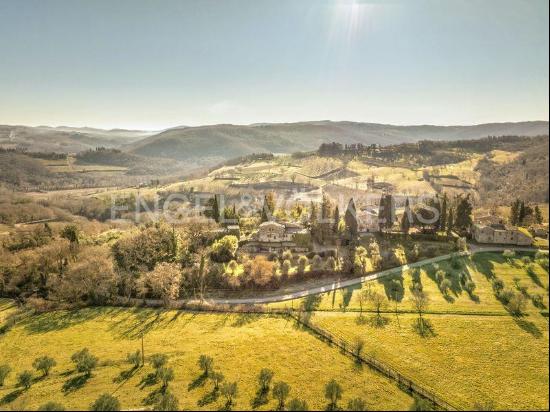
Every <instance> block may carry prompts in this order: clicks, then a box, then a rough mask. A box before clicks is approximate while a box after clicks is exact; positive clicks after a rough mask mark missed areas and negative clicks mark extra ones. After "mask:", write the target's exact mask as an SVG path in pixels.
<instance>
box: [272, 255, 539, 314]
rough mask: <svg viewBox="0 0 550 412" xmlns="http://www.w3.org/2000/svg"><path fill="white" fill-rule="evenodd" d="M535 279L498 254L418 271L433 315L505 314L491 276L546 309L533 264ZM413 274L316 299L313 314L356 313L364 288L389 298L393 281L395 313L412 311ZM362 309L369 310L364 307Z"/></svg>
mask: <svg viewBox="0 0 550 412" xmlns="http://www.w3.org/2000/svg"><path fill="white" fill-rule="evenodd" d="M533 267H534V273H535V276H534V277H533V278H532V277H530V276H529V275H528V274H527V269H526V265H525V264H524V263H523V262H522V261H521V256H519V255H518V257H517V258H515V259H513V265H510V264H509V263H508V262H507V261H506V260H505V259H504V258H503V257H502V254H500V253H480V254H476V255H474V256H473V257H471V258H470V257H465V258H461V259H460V268H458V269H455V268H453V266H452V264H451V262H450V261H448V260H447V261H442V262H439V263H438V264H437V266H434V265H426V266H424V267H422V269H421V270H420V274H419V276H420V282H421V283H422V286H423V290H424V292H426V294H427V295H428V296H429V298H430V305H429V311H431V312H436V313H446V314H452V313H463V312H464V313H471V314H476V313H481V314H500V315H506V314H508V312H507V310H506V308H505V307H504V306H503V305H502V303H501V302H500V301H498V300H497V299H496V298H495V296H494V293H493V290H492V287H491V281H490V277H491V276H492V275H494V276H496V277H498V278H500V279H502V280H503V281H504V283H505V285H506V287H509V288H511V289H514V288H515V281H514V279H515V278H518V279H519V280H520V282H519V284H520V285H521V286H523V287H525V288H526V292H527V294H529V295H533V294H541V295H543V300H544V304H545V306H546V307H548V293H547V288H548V272H547V271H546V270H545V269H543V268H542V267H541V266H540V265H538V264H536V263H533ZM437 270H443V271H444V272H445V273H450V274H453V275H454V276H452V277H451V278H450V279H452V282H453V285H452V288H451V290H450V292H449V294H448V295H444V294H443V293H442V292H441V291H440V289H439V286H438V283H437V281H436V279H435V272H436V271H437ZM460 272H466V273H468V276H469V278H470V279H471V280H472V281H473V282H474V283H475V285H476V289H475V291H474V293H473V295H472V296H470V295H469V294H468V293H467V292H466V291H465V290H463V287H462V286H461V284H460V282H459V281H458V279H457V277H458V276H457V274H458V273H460ZM413 276H414V272H413V271H411V270H406V271H404V272H402V273H400V274H398V275H392V276H387V277H384V278H381V279H378V280H375V281H371V282H368V285H366V284H363V285H354V286H350V287H348V288H344V289H338V290H336V291H334V292H330V293H325V294H322V295H320V297H319V299H318V301H317V302H316V303H315V308H316V310H322V311H344V310H345V311H358V310H359V309H360V305H359V300H358V296H359V295H360V293H361V292H362V291H363V290H364V289H365V288H367V287H369V288H370V289H371V290H372V291H379V292H381V293H383V294H385V295H386V296H387V297H388V298H391V296H392V291H391V283H392V281H393V280H394V279H396V280H397V281H398V282H400V284H402V293H400V294H399V295H398V300H397V310H398V311H405V312H407V311H409V312H410V311H412V310H413V306H412V304H411V302H410V299H409V298H410V287H411V285H412V282H413ZM302 301H303V300H295V301H293V302H279V303H276V304H273V306H275V307H294V308H297V307H299V305H300V303H301V302H302ZM395 303H396V302H395V301H394V300H391V301H388V305H387V307H386V311H390V312H392V311H395ZM364 309H366V310H369V309H371V308H369V305H368V304H365V305H364ZM526 311H527V312H528V313H534V314H537V313H539V312H540V308H536V307H535V306H534V305H533V304H532V303H531V302H530V301H529V302H528V304H527V308H526Z"/></svg>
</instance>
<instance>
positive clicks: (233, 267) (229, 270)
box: [226, 260, 239, 275]
mask: <svg viewBox="0 0 550 412" xmlns="http://www.w3.org/2000/svg"><path fill="white" fill-rule="evenodd" d="M238 268H239V264H238V263H237V261H236V260H231V261H230V262H229V263H228V264H227V269H226V273H229V274H230V275H235V272H236V271H237V269H238Z"/></svg>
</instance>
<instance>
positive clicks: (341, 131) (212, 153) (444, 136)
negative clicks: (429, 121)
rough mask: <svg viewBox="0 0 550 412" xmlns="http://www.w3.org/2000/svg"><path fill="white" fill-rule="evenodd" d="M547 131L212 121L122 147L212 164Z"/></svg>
mask: <svg viewBox="0 0 550 412" xmlns="http://www.w3.org/2000/svg"><path fill="white" fill-rule="evenodd" d="M547 134H548V122H547V121H533V122H518V123H487V124H480V125H474V126H433V125H419V126H395V125H387V124H378V123H360V122H348V121H342V122H333V121H316V122H315V121H313V122H299V123H262V124H252V125H248V126H239V125H228V124H225V125H212V126H200V127H187V128H175V129H168V130H165V131H163V132H161V133H158V134H155V135H153V136H149V137H146V138H144V139H142V140H140V141H137V142H134V143H132V144H130V145H129V146H127V148H126V149H127V150H129V151H131V152H134V153H136V154H140V155H145V156H156V157H167V158H172V159H177V160H184V161H192V160H194V159H199V158H200V159H203V160H204V161H205V162H207V163H215V162H218V161H223V160H227V159H230V158H234V157H238V156H242V155H246V154H250V153H260V152H272V153H292V152H296V151H310V150H315V149H317V148H318V147H319V145H320V144H321V143H327V142H332V141H336V142H340V143H344V144H351V143H363V144H380V145H389V144H398V143H410V142H417V141H419V140H459V139H478V138H482V137H487V136H503V135H521V136H537V135H547Z"/></svg>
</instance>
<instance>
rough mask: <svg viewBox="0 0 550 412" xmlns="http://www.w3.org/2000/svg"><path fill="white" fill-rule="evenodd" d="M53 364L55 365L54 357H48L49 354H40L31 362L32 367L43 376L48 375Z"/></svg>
mask: <svg viewBox="0 0 550 412" xmlns="http://www.w3.org/2000/svg"><path fill="white" fill-rule="evenodd" d="M55 365H57V363H56V361H55V359H53V358H50V357H49V356H42V357H40V358H36V359H35V360H34V362H33V363H32V367H33V368H34V369H36V370H37V371H39V372H42V375H43V376H48V375H49V373H50V370H51V369H52V368H53V367H54V366H55Z"/></svg>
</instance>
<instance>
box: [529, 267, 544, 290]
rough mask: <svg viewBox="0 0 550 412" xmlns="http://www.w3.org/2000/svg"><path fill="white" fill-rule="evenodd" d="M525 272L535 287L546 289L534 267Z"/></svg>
mask: <svg viewBox="0 0 550 412" xmlns="http://www.w3.org/2000/svg"><path fill="white" fill-rule="evenodd" d="M525 272H526V273H527V275H528V276H529V277H530V278H531V280H532V281H533V283H534V284H535V285H537V286H538V287H541V288H543V287H544V285H543V283H542V281H541V280H540V278H539V275H537V274H536V272H535V270H534V269H533V268H532V267H528V268H527V269H525Z"/></svg>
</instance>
